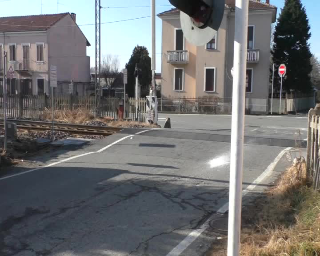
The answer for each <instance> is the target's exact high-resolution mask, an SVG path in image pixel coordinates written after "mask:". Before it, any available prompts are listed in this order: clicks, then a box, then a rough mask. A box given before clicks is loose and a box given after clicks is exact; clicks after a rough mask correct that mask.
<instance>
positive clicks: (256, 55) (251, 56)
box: [247, 49, 260, 63]
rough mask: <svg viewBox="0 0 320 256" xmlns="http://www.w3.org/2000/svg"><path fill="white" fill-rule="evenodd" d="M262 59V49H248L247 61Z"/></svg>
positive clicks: (254, 61)
mask: <svg viewBox="0 0 320 256" xmlns="http://www.w3.org/2000/svg"><path fill="white" fill-rule="evenodd" d="M259 59H260V50H257V49H248V55H247V62H248V63H258V62H259Z"/></svg>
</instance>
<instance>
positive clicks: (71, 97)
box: [69, 94, 73, 111]
mask: <svg viewBox="0 0 320 256" xmlns="http://www.w3.org/2000/svg"><path fill="white" fill-rule="evenodd" d="M69 109H70V110H71V111H72V110H73V95H72V94H70V96H69Z"/></svg>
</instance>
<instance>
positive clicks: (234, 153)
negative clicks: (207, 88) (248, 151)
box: [228, 0, 249, 256]
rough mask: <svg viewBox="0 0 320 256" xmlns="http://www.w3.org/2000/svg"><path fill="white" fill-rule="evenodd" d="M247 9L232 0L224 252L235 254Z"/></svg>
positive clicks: (244, 3) (245, 2)
mask: <svg viewBox="0 0 320 256" xmlns="http://www.w3.org/2000/svg"><path fill="white" fill-rule="evenodd" d="M248 10H249V0H236V8H235V24H236V25H235V38H234V76H233V97H232V106H233V107H232V133H231V134H232V135H231V154H230V157H231V158H230V185H229V189H230V191H229V224H228V256H238V255H239V251H240V231H241V206H242V179H243V177H242V176H243V142H244V122H245V93H246V86H245V85H246V66H247V34H248V29H247V28H248Z"/></svg>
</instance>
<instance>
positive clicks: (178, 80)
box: [174, 68, 184, 91]
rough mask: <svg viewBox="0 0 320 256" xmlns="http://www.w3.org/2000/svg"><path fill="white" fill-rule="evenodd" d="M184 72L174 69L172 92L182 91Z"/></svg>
mask: <svg viewBox="0 0 320 256" xmlns="http://www.w3.org/2000/svg"><path fill="white" fill-rule="evenodd" d="M183 75H184V70H183V69H182V68H176V69H175V70H174V90H175V91H182V90H183V83H184V78H183Z"/></svg>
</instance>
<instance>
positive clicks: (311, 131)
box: [307, 104, 320, 179]
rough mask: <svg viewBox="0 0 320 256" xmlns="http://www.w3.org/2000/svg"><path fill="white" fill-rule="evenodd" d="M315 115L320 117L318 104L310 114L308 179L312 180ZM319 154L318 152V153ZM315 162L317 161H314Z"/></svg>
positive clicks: (319, 105)
mask: <svg viewBox="0 0 320 256" xmlns="http://www.w3.org/2000/svg"><path fill="white" fill-rule="evenodd" d="M314 115H320V104H317V106H316V107H315V109H311V110H310V111H309V113H308V140H307V177H308V179H311V178H312V176H311V174H312V172H311V159H312V158H313V155H314V154H313V153H314V152H313V150H314V145H313V142H314V141H313V137H314V132H313V127H311V125H312V124H313V116H314ZM316 153H318V152H316ZM314 161H315V159H314Z"/></svg>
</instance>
